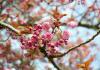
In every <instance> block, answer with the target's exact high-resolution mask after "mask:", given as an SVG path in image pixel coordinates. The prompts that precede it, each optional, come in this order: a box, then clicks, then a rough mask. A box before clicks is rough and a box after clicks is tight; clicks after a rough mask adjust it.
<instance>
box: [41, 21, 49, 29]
mask: <svg viewBox="0 0 100 70" xmlns="http://www.w3.org/2000/svg"><path fill="white" fill-rule="evenodd" d="M42 28H43V29H44V30H46V31H48V30H49V29H50V24H49V22H45V23H43V24H42Z"/></svg>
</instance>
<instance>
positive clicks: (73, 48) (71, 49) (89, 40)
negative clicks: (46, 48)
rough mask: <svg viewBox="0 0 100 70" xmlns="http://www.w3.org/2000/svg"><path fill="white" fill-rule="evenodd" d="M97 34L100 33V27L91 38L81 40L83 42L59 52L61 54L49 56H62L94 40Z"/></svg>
mask: <svg viewBox="0 0 100 70" xmlns="http://www.w3.org/2000/svg"><path fill="white" fill-rule="evenodd" d="M99 34H100V29H99V31H98V32H97V33H96V34H95V35H93V37H92V38H90V39H88V40H87V41H85V42H83V43H81V44H79V45H77V46H75V47H72V48H70V49H69V50H68V51H67V52H65V53H63V54H61V55H56V56H50V57H52V58H58V57H63V56H65V55H66V54H68V53H69V52H71V51H73V50H76V49H77V48H79V47H81V46H82V45H84V44H87V43H89V42H91V41H92V40H94V39H95V37H97V36H98V35H99Z"/></svg>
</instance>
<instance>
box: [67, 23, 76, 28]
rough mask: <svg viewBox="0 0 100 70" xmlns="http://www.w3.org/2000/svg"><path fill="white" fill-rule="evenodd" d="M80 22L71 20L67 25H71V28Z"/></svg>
mask: <svg viewBox="0 0 100 70" xmlns="http://www.w3.org/2000/svg"><path fill="white" fill-rule="evenodd" d="M77 25H78V23H77V22H76V21H70V22H68V23H67V26H69V27H71V28H75V27H77Z"/></svg>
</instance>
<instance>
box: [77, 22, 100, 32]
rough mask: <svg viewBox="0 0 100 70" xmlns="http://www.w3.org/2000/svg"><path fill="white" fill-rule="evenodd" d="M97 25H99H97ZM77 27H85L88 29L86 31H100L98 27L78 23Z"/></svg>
mask: <svg viewBox="0 0 100 70" xmlns="http://www.w3.org/2000/svg"><path fill="white" fill-rule="evenodd" d="M98 24H100V23H98ZM78 26H80V27H85V28H88V29H94V30H98V29H100V27H99V25H89V24H82V23H81V22H79V24H78Z"/></svg>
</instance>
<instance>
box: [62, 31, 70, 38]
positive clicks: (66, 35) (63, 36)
mask: <svg viewBox="0 0 100 70" xmlns="http://www.w3.org/2000/svg"><path fill="white" fill-rule="evenodd" d="M68 38H69V32H68V31H67V30H66V31H64V32H63V34H62V39H64V40H66V39H68Z"/></svg>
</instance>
